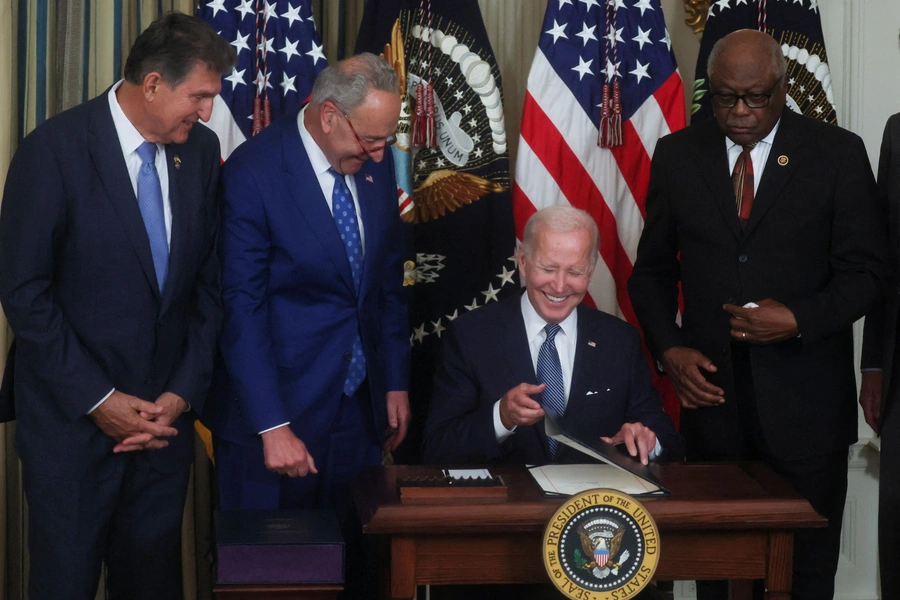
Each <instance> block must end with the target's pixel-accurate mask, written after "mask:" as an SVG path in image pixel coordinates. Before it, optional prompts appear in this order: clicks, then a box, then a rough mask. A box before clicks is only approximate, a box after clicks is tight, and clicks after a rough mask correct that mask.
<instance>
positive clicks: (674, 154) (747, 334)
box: [628, 30, 887, 600]
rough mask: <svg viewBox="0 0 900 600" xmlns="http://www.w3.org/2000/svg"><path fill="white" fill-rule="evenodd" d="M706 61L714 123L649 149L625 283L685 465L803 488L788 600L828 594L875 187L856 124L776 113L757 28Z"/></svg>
mask: <svg viewBox="0 0 900 600" xmlns="http://www.w3.org/2000/svg"><path fill="white" fill-rule="evenodd" d="M708 70H709V76H710V90H711V92H712V105H713V112H714V115H715V119H714V120H711V121H707V122H702V123H697V124H694V125H692V126H691V127H688V128H687V129H684V130H682V131H679V132H677V133H674V134H672V135H669V136H666V137H665V138H663V139H661V140H660V141H659V143H658V144H657V146H656V151H655V153H654V155H653V164H652V166H651V170H650V187H649V190H648V194H647V218H646V222H645V224H644V231H643V234H642V236H641V241H640V244H639V246H638V253H637V260H636V262H635V265H634V270H633V272H632V275H631V279H630V280H629V282H628V291H629V294H630V296H631V301H632V304H633V305H634V310H635V312H636V314H637V317H638V320H639V321H640V324H641V327H642V328H643V330H644V335H645V337H646V340H647V344H648V346H649V347H650V350H651V352H652V353H653V355H654V356H655V357H656V358H657V360H658V361H659V362H660V363H661V365H662V367H663V368H664V369H665V372H666V374H667V375H668V376H669V377H670V378H671V380H672V384H673V386H674V387H675V391H676V392H677V394H678V397H679V398H680V400H681V404H682V411H681V432H682V434H683V435H684V437H685V441H686V443H687V457H688V460H760V461H763V462H765V463H766V464H768V465H769V466H770V467H772V469H773V470H775V471H776V472H778V473H779V474H780V475H782V476H783V477H784V478H785V479H787V480H788V481H789V482H790V483H791V484H792V485H793V486H794V487H795V488H796V489H797V491H798V492H800V493H801V494H802V495H803V496H805V497H806V498H807V499H808V500H809V501H810V504H812V506H813V508H815V509H816V510H817V511H818V512H819V513H820V514H822V515H823V516H825V517H826V518H827V519H828V527H827V528H822V529H815V530H806V531H799V532H797V533H796V535H795V538H794V563H793V566H794V575H793V596H792V597H794V598H810V599H815V600H822V599H826V598H831V597H832V596H833V594H834V574H835V571H836V569H837V561H838V553H839V545H840V532H841V520H842V514H843V509H844V499H845V496H846V492H847V454H848V447H849V445H850V444H852V443H854V442H855V441H856V382H855V379H854V373H853V334H852V329H851V326H852V324H853V322H854V321H855V320H856V319H858V318H860V317H861V316H862V315H864V314H865V313H866V311H868V310H870V309H871V308H873V307H874V306H875V305H876V303H877V302H878V301H879V299H880V298H881V295H882V286H883V278H884V275H885V267H886V264H885V262H886V255H887V248H886V243H885V236H884V228H883V227H882V226H881V224H880V213H879V210H878V206H877V203H876V200H875V182H874V179H873V177H872V171H871V168H870V166H869V161H868V158H867V155H866V149H865V147H864V146H863V143H862V140H860V138H859V137H858V136H856V135H854V134H852V133H850V132H848V131H846V130H843V129H839V128H837V127H834V126H832V125H828V124H825V123H822V122H820V121H816V120H814V119H809V118H806V117H803V116H800V115H797V114H795V113H793V112H792V111H791V110H790V109H789V108H786V105H787V103H788V98H787V91H786V88H787V84H786V81H785V70H786V65H785V59H784V55H783V53H782V50H781V47H780V45H779V44H778V42H777V41H775V40H774V39H773V38H772V37H771V36H769V35H767V34H765V33H761V32H758V31H754V30H741V31H737V32H734V33H731V34H729V35H727V36H725V37H724V38H722V39H721V40H720V41H719V42H718V43H717V44H716V46H715V48H714V49H713V52H712V53H711V55H710V62H709V69H708ZM679 284H680V287H681V290H682V291H683V294H684V304H683V310H682V314H681V323H680V324H679V323H678V322H677V321H676V315H677V314H678V312H679V303H678V294H679ZM714 583H719V582H714ZM716 587H718V588H719V589H718V590H716V589H714V588H716ZM759 592H761V589H760V590H759ZM726 593H727V587H726V586H725V585H724V584H721V585H718V586H716V585H708V584H704V585H701V586H698V598H701V600H702V599H705V598H722V597H725V594H726Z"/></svg>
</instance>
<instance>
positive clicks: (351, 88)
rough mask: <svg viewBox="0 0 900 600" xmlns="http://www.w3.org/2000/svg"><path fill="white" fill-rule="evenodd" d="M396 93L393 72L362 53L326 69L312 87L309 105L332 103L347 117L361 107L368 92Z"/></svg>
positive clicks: (382, 63) (369, 55)
mask: <svg viewBox="0 0 900 600" xmlns="http://www.w3.org/2000/svg"><path fill="white" fill-rule="evenodd" d="M372 89H375V90H380V91H383V92H395V93H400V80H399V79H398V78H397V73H396V72H395V71H394V68H393V67H391V65H389V64H388V62H387V61H386V60H384V59H383V58H381V57H380V56H375V55H374V54H372V53H370V52H363V53H362V54H357V55H356V56H351V57H350V58H346V59H344V60H342V61H340V62H337V63H335V64H333V65H331V66H329V67H326V68H325V70H323V71H322V72H321V73H319V77H318V78H316V82H315V83H314V84H313V89H312V101H313V102H315V103H316V104H318V105H322V104H323V103H324V102H326V101H330V102H332V103H333V104H334V105H335V106H337V107H338V109H339V110H341V111H343V112H344V113H350V112H351V111H353V110H354V109H355V108H356V107H358V106H359V105H360V104H362V103H363V101H364V100H365V99H366V96H367V95H368V93H369V91H370V90H372Z"/></svg>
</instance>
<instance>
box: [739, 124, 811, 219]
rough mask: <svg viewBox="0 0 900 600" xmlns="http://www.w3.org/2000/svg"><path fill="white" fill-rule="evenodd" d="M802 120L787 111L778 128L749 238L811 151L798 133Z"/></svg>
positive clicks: (756, 195)
mask: <svg viewBox="0 0 900 600" xmlns="http://www.w3.org/2000/svg"><path fill="white" fill-rule="evenodd" d="M799 119H800V117H799V116H797V115H795V114H794V113H793V112H792V111H791V110H790V109H788V108H785V109H784V112H783V113H782V116H781V123H780V124H779V125H778V132H777V133H776V134H775V140H774V141H773V143H772V150H771V151H770V152H769V158H768V160H767V161H766V168H765V169H764V170H763V175H762V179H760V181H759V185H758V186H757V188H756V194H754V196H753V209H752V210H751V211H750V219H749V220H748V221H747V227H746V228H745V235H750V233H751V232H752V231H753V230H754V229H755V228H756V226H757V225H758V224H759V222H760V221H762V219H763V218H764V217H765V216H766V213H767V212H768V211H769V209H770V208H772V205H773V204H775V200H776V199H777V198H778V194H780V193H781V190H782V189H783V188H784V185H785V184H786V183H787V182H788V180H789V179H790V178H791V176H792V175H793V174H794V171H796V169H797V167H798V165H800V164H801V163H802V162H803V160H804V158H806V155H807V151H806V148H804V146H803V138H804V136H803V134H802V133H801V132H800V131H798V130H799V129H800V128H801V123H800V122H799ZM785 159H787V162H786V164H782V163H784V162H785Z"/></svg>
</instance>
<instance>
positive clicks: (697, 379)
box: [660, 298, 799, 408]
mask: <svg viewBox="0 0 900 600" xmlns="http://www.w3.org/2000/svg"><path fill="white" fill-rule="evenodd" d="M722 308H723V309H724V310H725V311H727V312H728V313H730V314H731V319H730V320H729V324H730V325H731V338H732V339H733V340H735V341H737V342H745V343H748V344H760V345H763V344H774V343H777V342H782V341H784V340H787V339H790V338H793V337H797V334H798V333H799V329H798V327H797V320H796V318H795V317H794V313H793V312H791V309H789V308H788V307H787V306H785V305H784V304H782V303H781V302H777V301H775V300H772V299H770V298H767V299H765V300H761V301H760V302H759V303H758V304H757V305H756V307H752V308H751V307H743V306H737V305H736V304H725V305H723V306H722ZM660 362H661V363H662V365H663V368H665V370H666V373H667V374H668V375H669V378H670V379H671V381H672V387H674V388H675V393H676V394H677V395H678V398H679V399H680V400H681V405H682V406H683V407H685V408H700V407H706V406H717V405H719V404H722V403H723V402H725V391H724V390H723V389H722V388H720V387H718V386H716V385H713V384H711V383H710V382H709V381H707V380H706V377H704V375H703V373H701V369H702V370H704V371H707V372H709V373H715V372H716V371H717V370H718V368H717V367H716V366H715V365H714V364H713V362H712V361H711V360H710V359H709V358H707V357H706V356H704V355H703V353H702V352H700V351H698V350H694V349H693V348H688V347H686V346H674V347H672V348H669V349H668V350H666V351H665V352H664V353H663V355H662V357H660Z"/></svg>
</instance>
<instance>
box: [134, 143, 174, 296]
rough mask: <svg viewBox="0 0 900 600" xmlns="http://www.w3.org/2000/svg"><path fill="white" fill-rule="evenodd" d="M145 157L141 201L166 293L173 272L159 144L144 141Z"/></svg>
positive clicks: (139, 185)
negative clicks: (159, 169) (161, 178)
mask: <svg viewBox="0 0 900 600" xmlns="http://www.w3.org/2000/svg"><path fill="white" fill-rule="evenodd" d="M137 153H138V156H140V157H141V161H142V164H141V170H140V171H139V172H138V180H137V201H138V208H140V209H141V216H142V217H143V218H144V228H145V229H146V230H147V237H148V238H150V254H152V255H153V266H154V268H155V269H156V283H158V284H159V293H160V294H162V291H163V287H164V286H165V284H166V275H167V274H168V272H169V242H168V240H167V239H166V217H165V215H164V214H163V199H162V187H161V186H160V185H159V173H157V172H156V144H154V143H151V142H144V143H143V144H141V145H140V146H139V147H138V149H137Z"/></svg>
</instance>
